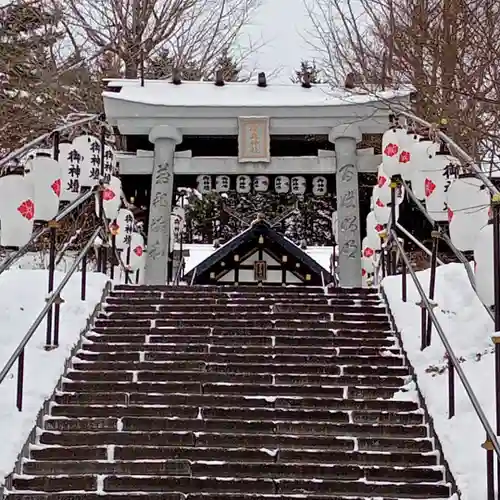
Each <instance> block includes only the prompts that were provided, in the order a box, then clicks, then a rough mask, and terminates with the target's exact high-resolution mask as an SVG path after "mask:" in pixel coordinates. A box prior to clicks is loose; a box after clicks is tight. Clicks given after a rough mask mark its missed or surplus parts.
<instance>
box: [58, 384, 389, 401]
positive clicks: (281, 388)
mask: <svg viewBox="0 0 500 500" xmlns="http://www.w3.org/2000/svg"><path fill="white" fill-rule="evenodd" d="M62 389H63V391H67V392H127V393H131V392H148V393H156V394H206V395H235V394H242V395H246V396H276V397H277V396H309V397H314V396H318V397H334V398H342V397H347V398H351V399H379V398H380V399H391V398H392V397H394V394H395V393H396V392H398V390H399V388H398V387H356V386H351V387H348V388H347V389H346V388H344V387H333V386H325V385H323V386H322V385H273V384H267V385H264V384H260V385H259V384H224V383H221V384H216V383H204V384H202V383H199V382H164V383H148V382H142V383H135V382H75V381H72V382H71V381H65V382H63V384H62Z"/></svg>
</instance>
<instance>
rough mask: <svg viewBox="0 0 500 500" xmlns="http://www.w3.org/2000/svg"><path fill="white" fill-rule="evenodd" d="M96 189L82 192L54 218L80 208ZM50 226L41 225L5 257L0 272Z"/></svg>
mask: <svg viewBox="0 0 500 500" xmlns="http://www.w3.org/2000/svg"><path fill="white" fill-rule="evenodd" d="M95 191H96V187H94V188H93V189H91V190H90V191H87V192H86V193H84V194H82V195H81V196H79V197H78V198H76V199H75V200H74V201H72V202H71V203H70V204H69V205H68V206H67V207H65V208H63V209H62V210H61V211H60V212H59V213H58V214H57V215H56V216H55V218H54V220H55V221H57V222H60V221H61V220H62V219H64V218H65V217H66V216H67V215H69V214H70V213H72V212H73V211H74V210H75V208H78V207H79V206H80V205H82V203H84V202H85V201H87V200H88V199H89V198H90V197H91V196H92V195H93V194H94V193H95ZM48 230H49V228H48V227H47V226H43V227H40V228H39V229H37V230H36V231H35V232H34V233H33V235H32V236H31V238H30V240H29V241H28V243H26V244H25V245H23V246H22V247H21V248H20V249H19V250H17V252H15V253H13V254H12V255H10V256H9V257H8V258H7V259H5V260H4V261H3V262H2V264H1V265H0V274H2V273H3V272H4V271H5V270H7V269H8V268H9V267H10V266H11V265H12V264H14V262H16V261H17V260H19V259H20V258H21V257H22V256H23V255H25V254H26V253H27V252H28V251H29V249H30V248H31V245H33V243H35V242H36V241H37V240H38V239H39V238H40V237H41V236H43V235H44V234H45V233H47V232H48Z"/></svg>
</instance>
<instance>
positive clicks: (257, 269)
mask: <svg viewBox="0 0 500 500" xmlns="http://www.w3.org/2000/svg"><path fill="white" fill-rule="evenodd" d="M253 279H254V280H255V281H266V280H267V262H266V261H265V260H256V261H255V262H254V265H253Z"/></svg>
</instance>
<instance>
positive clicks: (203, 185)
mask: <svg viewBox="0 0 500 500" xmlns="http://www.w3.org/2000/svg"><path fill="white" fill-rule="evenodd" d="M196 185H197V188H196V189H197V191H198V192H199V193H201V194H206V193H210V191H212V177H211V176H210V175H199V176H198V177H197V178H196Z"/></svg>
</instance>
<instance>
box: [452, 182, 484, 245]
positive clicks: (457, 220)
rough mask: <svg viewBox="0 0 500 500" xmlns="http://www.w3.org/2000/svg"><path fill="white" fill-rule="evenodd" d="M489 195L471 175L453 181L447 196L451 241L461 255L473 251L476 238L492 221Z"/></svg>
mask: <svg viewBox="0 0 500 500" xmlns="http://www.w3.org/2000/svg"><path fill="white" fill-rule="evenodd" d="M489 204H490V195H489V191H488V190H487V189H485V187H484V184H483V182H482V181H481V180H480V179H478V178H476V177H475V176H474V175H472V174H464V175H460V176H459V177H458V178H457V179H455V180H453V182H452V183H451V184H450V187H449V188H448V192H447V205H448V222H449V223H450V224H449V232H450V238H451V241H452V242H453V244H454V245H455V246H456V247H457V248H458V249H459V250H461V251H463V252H464V251H468V250H472V249H473V248H474V245H475V240H476V237H477V235H478V233H479V231H480V230H481V228H482V227H484V226H485V225H486V224H487V223H488V220H489V216H488V211H489V208H490V207H489Z"/></svg>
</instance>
